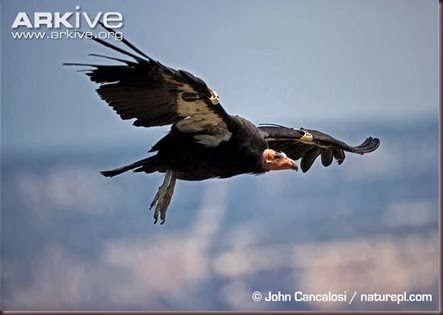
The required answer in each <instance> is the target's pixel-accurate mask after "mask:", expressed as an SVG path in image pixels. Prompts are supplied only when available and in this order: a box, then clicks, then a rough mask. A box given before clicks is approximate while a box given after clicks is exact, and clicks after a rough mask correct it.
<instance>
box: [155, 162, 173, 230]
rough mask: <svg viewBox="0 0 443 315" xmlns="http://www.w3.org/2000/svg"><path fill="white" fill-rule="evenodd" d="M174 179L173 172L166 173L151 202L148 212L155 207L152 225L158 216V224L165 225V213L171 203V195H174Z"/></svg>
mask: <svg viewBox="0 0 443 315" xmlns="http://www.w3.org/2000/svg"><path fill="white" fill-rule="evenodd" d="M175 181H176V177H175V175H174V172H173V171H171V170H168V171H166V174H165V178H164V180H163V184H162V185H161V186H160V187H159V188H158V191H157V194H156V195H155V197H154V200H152V202H151V205H150V206H149V210H151V209H152V208H153V207H154V206H155V211H154V224H155V223H157V221H158V217H159V216H160V219H161V222H160V224H163V223H165V220H166V211H167V210H168V206H169V204H170V202H171V199H172V195H173V194H174V188H175Z"/></svg>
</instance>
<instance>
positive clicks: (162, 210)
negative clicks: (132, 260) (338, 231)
mask: <svg viewBox="0 0 443 315" xmlns="http://www.w3.org/2000/svg"><path fill="white" fill-rule="evenodd" d="M106 29H107V30H108V31H109V32H114V31H113V30H112V29H109V28H106ZM93 40H95V41H96V42H98V43H100V44H102V45H103V46H106V47H107V48H110V49H113V50H114V51H117V52H119V53H121V54H122V55H126V56H127V57H130V58H129V60H128V59H121V58H114V57H109V56H103V55H97V54H91V55H93V56H96V57H102V58H106V59H111V60H113V61H117V62H119V64H117V65H100V64H81V63H66V64H65V65H75V66H88V67H89V69H88V70H87V72H86V74H87V75H88V76H89V77H90V79H91V80H92V81H93V82H95V83H98V84H99V87H98V89H97V93H98V94H99V95H100V97H101V98H102V99H103V100H104V101H105V102H106V103H108V105H109V106H111V107H112V108H113V109H114V111H116V112H117V114H118V115H120V117H121V118H122V119H124V120H129V119H135V121H134V122H133V124H134V126H137V127H153V126H163V125H171V130H170V131H169V133H168V134H167V135H166V136H164V137H163V138H162V139H160V140H159V141H158V142H157V143H156V144H155V145H154V146H153V147H152V148H151V149H150V150H149V152H156V154H155V155H151V156H149V157H147V158H144V159H142V160H140V161H136V162H134V163H131V164H129V165H126V166H122V167H119V168H116V169H113V170H109V171H103V172H101V173H102V174H103V175H104V176H106V177H113V176H116V175H119V174H121V173H124V172H127V171H129V170H133V171H134V172H145V173H148V174H149V173H154V172H160V173H164V174H165V177H164V181H163V184H162V185H161V186H160V187H159V189H158V191H157V194H156V195H155V197H154V200H153V201H152V203H151V205H150V208H149V209H152V208H153V207H155V212H154V223H156V222H157V221H158V219H159V218H160V220H161V224H163V223H164V221H165V218H166V211H167V209H168V206H169V203H170V201H171V198H172V195H173V193H174V187H175V182H176V180H177V179H182V180H189V181H191V180H205V179H209V178H227V177H232V176H236V175H240V174H245V173H249V174H255V175H258V174H264V173H266V172H269V171H274V170H286V169H292V170H297V169H298V166H297V165H296V162H295V161H296V160H299V159H300V160H301V162H300V167H301V170H302V171H303V172H306V171H308V170H309V168H310V167H311V165H312V163H313V162H314V160H315V159H316V158H317V157H318V156H320V158H321V163H322V164H323V165H324V166H329V165H330V164H331V163H332V161H333V160H334V159H335V160H336V161H337V162H338V164H341V163H342V162H343V161H344V159H345V152H351V153H357V154H361V155H363V154H365V153H369V152H372V151H374V150H376V149H377V148H378V146H379V145H380V140H379V139H377V138H373V137H369V138H366V140H365V141H364V142H363V143H362V144H360V145H359V146H355V147H353V146H350V145H348V144H346V143H344V142H342V141H340V140H337V139H334V138H333V137H331V136H329V135H327V134H325V133H322V132H320V131H317V130H311V129H303V128H300V129H293V128H288V127H284V126H280V125H274V124H267V125H259V126H256V125H254V124H253V123H252V122H250V121H248V120H246V119H244V118H242V117H240V116H232V115H229V114H228V113H227V112H226V111H225V110H224V109H223V107H222V106H221V105H220V102H219V97H218V95H217V93H216V92H215V91H214V90H212V89H211V88H209V87H208V86H207V85H206V83H205V82H204V81H203V80H201V79H200V78H198V77H196V76H194V75H193V74H191V73H189V72H187V71H185V70H181V69H178V70H176V69H172V68H170V67H167V66H165V65H163V64H161V63H160V62H158V61H156V60H154V59H152V58H151V57H149V56H147V55H146V54H144V53H143V52H142V51H141V50H139V49H138V48H136V47H135V46H134V45H132V44H131V43H130V42H129V41H127V40H126V39H122V41H121V42H122V44H124V45H126V46H127V47H128V48H129V50H124V49H122V48H120V47H118V46H116V45H114V44H110V43H109V42H107V41H104V40H102V39H99V38H93Z"/></svg>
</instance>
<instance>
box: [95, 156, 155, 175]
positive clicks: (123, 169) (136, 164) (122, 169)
mask: <svg viewBox="0 0 443 315" xmlns="http://www.w3.org/2000/svg"><path fill="white" fill-rule="evenodd" d="M151 158H152V157H148V158H146V159H143V160H140V161H137V162H134V163H132V164H129V165H125V166H122V167H119V168H116V169H113V170H109V171H102V172H100V173H101V174H102V175H103V176H106V177H113V176H116V175H120V174H121V173H124V172H127V171H130V170H133V169H135V168H138V167H143V166H144V165H145V164H146V163H149V162H150V160H151Z"/></svg>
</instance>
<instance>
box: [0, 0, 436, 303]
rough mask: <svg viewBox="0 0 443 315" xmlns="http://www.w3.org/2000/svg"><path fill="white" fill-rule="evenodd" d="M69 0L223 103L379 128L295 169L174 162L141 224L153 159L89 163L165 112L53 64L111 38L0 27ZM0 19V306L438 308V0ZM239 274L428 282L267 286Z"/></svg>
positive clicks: (163, 6)
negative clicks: (146, 110) (141, 164)
mask: <svg viewBox="0 0 443 315" xmlns="http://www.w3.org/2000/svg"><path fill="white" fill-rule="evenodd" d="M77 5H79V6H80V7H81V9H82V11H85V12H88V14H89V15H95V14H96V13H97V12H106V11H118V12H121V13H122V14H123V16H124V27H123V28H122V31H123V32H124V34H125V37H126V38H127V39H128V40H130V41H131V42H133V43H134V44H135V45H136V46H137V47H139V48H140V49H142V50H143V51H145V52H146V53H147V54H148V55H150V56H152V57H153V58H155V59H158V60H160V61H161V62H162V63H164V64H166V65H168V66H172V67H177V68H182V69H186V70H188V71H190V72H192V73H194V74H196V75H197V76H199V77H201V78H202V79H204V80H205V81H206V82H207V83H208V85H209V86H210V87H212V88H213V89H214V90H216V91H217V92H218V94H219V95H220V97H221V102H222V104H223V106H224V107H225V108H226V110H227V111H228V112H229V113H232V114H239V115H241V116H243V117H246V118H249V119H251V120H252V121H254V122H255V123H279V124H284V125H288V126H294V127H300V126H302V127H305V128H313V129H318V130H322V131H325V132H327V133H330V134H331V135H334V136H336V137H338V138H340V139H342V140H344V141H346V142H348V143H350V144H358V143H360V142H361V141H363V139H364V137H367V136H371V135H372V136H377V137H380V139H381V146H380V148H379V149H378V150H377V151H376V152H373V153H371V154H368V155H365V156H358V155H351V154H348V155H347V156H346V160H345V162H344V163H343V164H342V165H340V166H338V165H337V164H336V163H333V164H332V165H331V166H330V167H328V168H324V167H323V166H322V165H321V163H319V161H316V162H315V163H314V165H313V167H312V168H311V170H310V171H309V172H307V173H304V174H302V173H301V172H297V173H295V172H273V173H271V174H266V175H264V176H246V175H245V176H237V177H234V178H229V179H223V180H208V181H204V182H186V181H178V183H177V187H176V190H175V193H174V197H173V200H172V202H171V205H170V208H169V210H168V218H167V221H166V224H165V225H163V226H159V225H153V224H152V212H148V211H147V205H148V203H149V202H150V201H151V199H152V198H153V196H154V194H155V192H156V190H157V187H158V185H159V184H160V182H161V180H162V176H161V175H160V174H151V175H149V176H147V175H145V174H132V173H128V174H125V175H122V176H119V177H116V178H113V179H108V178H104V177H103V176H101V175H100V174H99V170H103V169H106V168H113V167H117V166H120V165H122V164H124V163H129V162H131V161H134V160H136V159H139V158H142V157H144V156H146V151H147V149H149V148H150V146H151V145H152V144H153V143H154V142H155V141H156V140H157V139H159V138H160V137H161V136H162V135H163V134H164V133H165V131H167V130H168V128H167V127H164V128H151V129H146V128H135V127H133V126H132V125H131V123H130V122H128V121H122V120H121V119H120V118H119V117H118V116H117V115H116V114H115V113H114V112H113V111H112V110H111V109H110V108H108V106H107V105H106V104H105V103H104V102H103V101H101V100H100V99H99V97H98V96H97V95H96V93H95V89H96V86H95V85H94V84H92V83H91V82H90V81H89V80H88V78H87V77H86V76H85V75H84V74H82V73H78V72H76V71H75V70H76V69H75V68H72V67H63V66H62V63H64V62H81V63H88V62H91V63H94V62H97V58H94V57H90V56H88V54H89V53H98V54H108V53H109V54H111V55H113V52H112V51H110V50H109V49H106V48H105V47H102V46H100V45H98V44H97V43H94V42H92V41H87V40H78V39H77V40H73V39H72V40H66V39H65V40H17V39H15V40H14V39H12V36H11V28H10V27H11V24H12V22H13V20H14V18H15V16H16V14H17V13H18V12H20V11H25V12H27V13H28V14H29V15H32V14H33V12H36V11H50V12H54V11H57V12H66V11H75V7H76V6H77ZM1 25H2V28H1V29H2V33H1V41H2V42H1V54H2V56H1V57H2V63H1V69H2V82H1V84H2V86H1V88H2V89H1V149H2V150H1V151H2V152H1V154H2V164H1V194H2V199H1V223H2V227H1V241H2V257H1V259H2V261H1V263H2V270H1V272H2V291H1V295H2V296H1V300H2V309H4V310H42V311H45V310H73V311H76V310H77V311H78V310H117V311H118V310H159V311H160V310H166V311H171V310H189V311H196V310H200V311H202V310H237V311H251V310H301V311H312V310H314V311H362V310H363V311H371V310H372V311H377V310H378V311H389V310H394V311H411V310H418V311H424V310H437V309H438V306H439V300H438V297H439V296H440V294H439V279H440V278H439V273H438V262H439V261H438V257H439V247H438V232H439V231H438V228H439V227H438V219H439V213H440V207H439V187H438V183H439V182H438V180H439V179H438V176H439V134H438V131H439V118H438V117H439V115H438V114H439V103H438V95H439V76H438V69H439V59H438V58H439V56H438V49H439V47H438V25H439V22H438V1H431V0H415V1H412V0H409V1H408V0H385V1H380V0H367V1H362V0H352V1H345V0H336V1H315V0H314V1H313V0H306V1H295V0H293V1H249V0H243V1H233V0H228V1H223V2H222V1H211V0H209V1H206V0H205V1H203V0H201V1H195V0H194V1H161V2H160V1H136V0H132V1H126V2H122V1H106V2H105V1H93V2H92V1H83V0H78V1H63V2H62V1H55V0H46V1H12V0H6V1H5V0H4V1H2V2H1ZM42 30H43V31H45V30H44V29H42ZM85 30H87V29H85ZM96 31H98V30H96ZM98 61H99V62H101V61H102V60H100V59H98ZM256 290H260V291H262V292H263V293H264V294H265V293H266V292H267V291H268V290H273V291H278V290H281V291H285V292H293V291H294V290H302V291H304V292H309V293H325V292H328V291H331V292H335V293H342V292H344V291H347V292H348V295H349V296H350V295H351V293H350V292H353V291H356V292H358V293H359V294H360V293H363V292H380V293H401V292H404V291H406V292H408V293H423V294H428V293H429V294H432V295H433V298H434V299H433V301H430V302H423V303H411V302H410V303H401V304H397V303H362V302H360V303H359V302H356V303H353V304H348V303H318V302H317V303H316V302H309V303H289V304H288V303H273V304H269V303H265V302H263V301H262V302H258V303H257V302H254V301H252V300H251V294H252V292H254V291H256Z"/></svg>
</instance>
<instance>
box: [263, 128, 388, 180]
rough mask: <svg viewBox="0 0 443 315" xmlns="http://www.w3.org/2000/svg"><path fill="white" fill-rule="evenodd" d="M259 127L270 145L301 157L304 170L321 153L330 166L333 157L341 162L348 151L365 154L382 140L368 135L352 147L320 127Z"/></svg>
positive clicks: (325, 163)
mask: <svg viewBox="0 0 443 315" xmlns="http://www.w3.org/2000/svg"><path fill="white" fill-rule="evenodd" d="M258 128H259V129H260V131H261V132H262V134H263V137H264V138H265V140H266V141H267V142H268V145H269V147H270V148H271V149H273V150H276V151H283V152H284V153H285V154H286V155H287V156H288V157H290V158H291V159H293V160H298V159H301V165H300V166H301V169H302V171H303V172H306V171H308V170H309V169H310V168H311V166H312V163H314V161H315V159H316V158H317V157H318V156H320V157H321V162H322V164H323V165H324V166H329V165H331V163H332V161H333V159H336V160H337V162H338V164H341V163H343V161H344V159H345V151H347V152H352V153H357V154H362V155H363V154H365V153H369V152H372V151H374V150H376V149H377V148H378V147H379V146H380V140H379V139H378V138H373V137H369V138H366V140H365V141H364V142H363V143H362V144H360V145H358V146H356V147H353V146H350V145H348V144H346V143H344V142H343V141H340V140H337V139H335V138H333V137H331V136H330V135H327V134H325V133H323V132H320V131H317V130H312V129H304V128H300V129H298V130H296V129H293V128H287V127H283V126H279V125H260V126H259V127H258Z"/></svg>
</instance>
